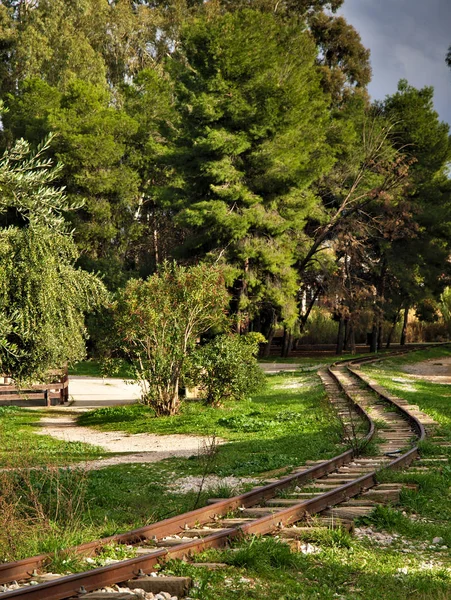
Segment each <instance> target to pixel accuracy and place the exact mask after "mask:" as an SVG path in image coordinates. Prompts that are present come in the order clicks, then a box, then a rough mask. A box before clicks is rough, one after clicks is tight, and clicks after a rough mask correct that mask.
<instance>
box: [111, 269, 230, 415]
mask: <svg viewBox="0 0 451 600" xmlns="http://www.w3.org/2000/svg"><path fill="white" fill-rule="evenodd" d="M228 300H229V296H228V294H227V291H226V289H225V285H224V281H223V276H222V272H221V270H220V269H219V268H217V267H210V266H207V265H203V264H200V265H196V266H193V267H189V268H187V267H182V266H179V265H177V264H175V263H174V264H172V265H170V264H165V265H163V266H162V267H161V269H160V270H159V271H158V273H155V274H154V275H152V276H151V277H149V278H148V279H147V280H146V281H143V280H131V281H129V282H128V283H127V285H126V287H125V288H124V289H123V290H122V291H121V292H120V293H119V295H118V300H117V302H116V304H115V306H114V308H113V316H114V323H115V330H116V336H117V337H116V339H112V340H111V342H112V346H113V347H114V348H115V350H121V351H122V352H123V355H124V356H126V357H127V359H128V360H129V361H130V363H131V364H132V367H133V371H134V377H135V379H136V380H137V381H138V383H139V384H140V385H141V389H142V391H143V394H142V400H143V402H144V403H145V404H148V405H150V406H151V407H152V408H153V409H154V410H155V412H156V414H157V415H174V414H176V413H177V412H178V410H179V404H180V402H179V395H178V389H179V385H180V383H181V380H182V377H183V374H184V372H185V363H186V362H187V360H188V357H189V355H190V354H191V353H192V352H193V351H194V348H195V345H196V339H197V338H198V337H199V336H201V335H203V334H205V332H207V331H209V330H210V329H217V328H221V327H222V326H224V325H225V323H226V314H225V312H226V308H227V305H228Z"/></svg>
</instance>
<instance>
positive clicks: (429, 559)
mask: <svg viewBox="0 0 451 600" xmlns="http://www.w3.org/2000/svg"><path fill="white" fill-rule="evenodd" d="M449 355H451V352H450V351H448V350H446V349H445V348H440V349H436V350H433V351H428V352H425V351H421V352H417V353H414V354H410V355H407V356H404V357H399V358H390V359H387V360H385V361H383V362H382V363H377V364H376V365H374V366H372V367H365V369H366V370H368V372H371V375H372V377H374V378H375V379H378V381H380V382H381V384H383V385H384V386H386V387H389V388H390V389H391V391H393V392H394V393H395V394H397V395H398V396H401V397H404V398H406V399H407V400H409V401H411V402H412V403H413V404H418V405H419V406H420V408H421V409H422V410H424V411H425V412H428V413H429V414H432V416H434V418H436V420H437V421H438V422H439V424H440V430H439V433H440V434H441V435H443V436H444V437H445V439H448V438H449V436H450V433H451V432H450V430H451V427H450V424H449V413H450V410H449V408H448V404H449V397H448V396H447V394H448V393H449V391H450V388H449V387H447V386H443V385H440V384H428V383H427V382H426V383H423V382H419V381H418V380H415V381H414V382H413V385H414V386H415V390H416V392H408V391H406V389H403V386H404V388H405V387H406V386H405V385H404V384H403V382H396V381H395V382H393V377H394V378H395V379H399V378H401V379H402V378H408V375H406V373H405V372H404V371H403V365H405V364H407V363H409V364H410V363H412V362H415V361H416V360H424V359H425V358H434V359H435V358H437V359H438V358H440V357H443V356H449ZM314 364H317V360H316V359H314V360H313V361H311V363H310V364H309V363H308V362H305V363H303V365H302V366H301V367H300V369H301V370H300V371H299V372H297V373H294V374H293V373H290V374H284V375H283V374H282V375H275V376H270V377H269V378H268V379H269V383H270V385H269V387H268V388H267V390H266V391H264V392H263V393H262V394H260V395H258V396H255V397H254V398H252V399H249V400H247V401H245V402H243V403H240V404H238V403H231V404H227V405H226V406H225V407H224V408H223V409H219V410H217V409H210V408H207V407H204V406H202V405H201V404H199V403H197V402H189V403H187V404H186V406H185V407H184V409H183V411H182V414H181V415H180V416H178V417H172V418H169V419H168V418H159V419H158V418H155V417H154V416H153V414H152V412H151V411H150V410H149V409H147V408H146V407H143V406H140V405H135V406H127V407H112V408H110V409H101V410H98V411H93V412H92V413H86V414H85V415H83V417H82V418H81V419H80V421H81V422H83V424H85V425H90V426H95V427H96V428H100V429H104V430H112V429H113V430H119V429H121V430H126V431H129V432H130V433H137V432H144V431H148V432H155V433H196V434H204V435H213V434H215V435H217V436H218V437H221V438H223V439H225V440H226V442H227V443H225V444H223V445H221V446H220V447H219V449H218V452H217V454H216V456H215V459H214V461H212V462H210V464H209V465H208V472H210V473H215V474H217V475H219V476H220V477H221V476H225V475H229V474H235V475H247V476H255V475H258V474H260V475H261V474H262V473H263V472H265V471H268V470H270V469H276V468H279V467H282V466H285V465H286V464H300V463H302V462H303V461H305V460H307V459H310V458H317V456H318V454H320V455H321V457H324V458H325V457H327V456H331V455H333V454H336V453H338V452H339V451H340V450H342V445H341V442H340V439H339V435H340V425H339V423H337V422H336V420H335V419H334V418H333V416H332V414H331V412H330V409H329V408H328V405H327V403H325V401H324V393H323V391H322V389H321V387H320V386H319V385H318V380H317V378H316V376H315V375H314V374H313V372H311V368H312V365H314ZM410 393H411V394H412V395H411V396H409V394H410ZM447 398H448V400H447ZM28 412H31V411H28ZM20 413H23V414H22V416H21V418H24V419H25V421H24V422H23V424H22V426H23V428H24V429H25V430H26V429H27V427H28V426H29V425H30V426H31V427H33V424H32V423H31V424H27V422H26V420H27V419H28V418H31V417H27V416H26V413H27V411H19V413H18V414H20ZM381 435H382V436H383V431H381ZM422 452H423V453H424V454H425V455H434V454H435V453H437V452H442V450H440V449H437V447H435V446H434V445H433V444H432V443H431V442H425V443H424V444H422ZM206 464H207V463H206V462H205V460H204V459H203V458H202V456H197V455H196V456H193V457H192V458H191V459H169V460H165V461H162V462H161V463H154V464H147V465H142V464H136V465H130V464H129V465H121V466H117V467H110V468H107V469H102V470H99V471H94V472H90V473H89V474H88V477H87V481H86V487H85V491H84V494H85V506H86V507H87V508H86V510H85V511H84V514H83V525H82V527H79V528H78V529H77V530H76V531H74V532H73V540H74V543H77V541H81V539H78V538H80V537H81V538H82V539H83V541H86V540H87V539H93V538H95V537H99V536H103V535H109V534H113V533H117V532H120V531H124V530H126V529H130V528H133V527H137V526H139V525H143V524H144V523H146V522H148V523H150V522H153V521H155V520H159V519H162V518H165V517H170V516H172V515H174V514H177V513H180V512H182V511H184V510H190V509H192V508H193V507H194V504H195V502H196V499H197V498H196V497H197V492H196V491H191V492H189V493H181V492H180V491H177V488H176V487H174V486H172V485H171V484H173V483H174V482H175V481H176V480H177V479H178V478H180V477H183V476H187V475H197V476H199V475H201V474H202V473H203V472H205V468H206ZM380 478H381V481H397V482H399V481H405V482H408V483H415V484H416V485H417V486H418V489H417V490H405V491H403V492H402V494H401V503H400V505H399V506H383V507H380V508H378V509H377V510H376V511H375V512H374V513H373V514H372V515H371V516H370V517H366V518H365V520H362V525H364V526H365V527H370V528H371V529H372V531H380V532H390V533H391V534H393V535H395V534H396V536H397V537H396V539H395V541H394V542H393V543H392V544H390V545H388V546H382V547H381V546H380V545H378V544H377V543H375V541H374V540H372V539H371V538H370V539H366V540H361V541H359V540H358V539H355V538H351V537H350V536H349V535H348V534H347V533H345V532H342V531H340V530H338V531H337V530H334V531H330V532H325V533H321V534H320V535H317V536H313V537H311V538H309V539H308V542H309V543H310V544H311V545H312V546H313V547H314V549H315V551H316V552H315V553H312V554H302V553H299V552H292V551H291V550H290V548H289V547H288V546H287V545H285V544H282V543H281V542H280V541H278V540H276V539H263V540H262V539H259V538H250V539H247V540H244V541H241V542H240V543H239V544H236V545H234V546H233V547H232V548H228V549H224V550H209V551H207V552H205V553H203V554H202V555H200V556H199V557H197V558H196V560H199V561H209V562H210V561H213V562H223V563H225V564H226V565H227V567H225V568H224V569H219V570H217V571H208V570H206V569H203V568H195V567H193V566H191V565H190V564H187V563H181V562H178V561H176V562H172V563H170V564H169V565H167V566H166V567H165V572H167V573H175V574H180V575H191V576H193V577H194V580H195V587H194V589H193V590H192V591H191V592H190V596H191V597H192V598H198V599H202V600H213V599H216V598H221V600H232V599H236V598H249V599H255V600H257V599H259V600H260V599H268V600H270V599H272V598H280V599H284V600H304V599H305V600H310V599H311V598H313V599H319V600H335V599H338V600H340V599H341V600H363V599H369V598H370V599H371V600H405V599H406V598H409V599H410V598H412V599H414V600H445V599H447V598H449V597H451V553H450V550H449V548H450V547H451V527H450V525H451V497H450V493H449V490H450V489H451V463H450V462H449V461H448V462H444V463H440V464H439V465H438V466H435V467H432V468H431V469H430V470H428V471H427V472H414V471H405V472H401V473H390V472H385V473H382V474H381V476H380ZM233 492H234V490H232V489H224V486H223V489H218V490H213V491H210V492H205V491H203V492H202V493H201V494H200V496H201V497H200V504H202V503H204V502H205V501H206V499H207V498H208V497H211V496H220V497H224V496H227V495H230V494H232V493H233ZM54 537H55V536H54ZM434 537H439V538H442V540H443V542H441V543H440V544H433V543H432V540H433V539H434ZM303 543H305V540H304V541H303ZM53 544H54V539H53V540H52V539H50V540H49V541H48V542H47V548H49V549H51V548H54V545H53ZM442 545H446V546H447V548H442V547H441V546H442ZM43 547H45V544H44V543H43V542H42V543H41V548H43ZM115 552H116V550H115V549H114V548H113V549H111V550H109V551H108V552H107V555H108V556H110V555H111V556H113V557H115ZM56 560H59V563H58V562H56V563H55V564H56V565H59V568H63V567H64V568H67V569H70V568H71V564H70V560H68V559H64V560H66V561H67V562H66V563H64V564H62V560H61V557H59V556H58V554H57V555H56ZM85 566H86V565H85ZM72 568H74V569H75V568H78V569H79V568H80V565H78V566H77V565H76V561H74V565H73V566H72Z"/></svg>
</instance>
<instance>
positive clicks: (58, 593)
mask: <svg viewBox="0 0 451 600" xmlns="http://www.w3.org/2000/svg"><path fill="white" fill-rule="evenodd" d="M368 360H375V359H374V358H373V359H368V358H365V359H360V360H354V361H346V362H341V363H336V364H335V365H332V366H331V367H330V368H329V369H328V370H321V371H320V372H319V375H320V377H321V379H322V381H323V383H324V385H325V387H326V390H327V393H328V396H329V399H330V400H331V402H332V404H333V405H334V407H335V409H336V411H337V413H338V414H339V416H340V417H341V420H342V423H343V427H344V433H345V436H346V438H347V439H348V441H349V443H350V446H351V447H350V449H349V450H347V451H346V452H343V453H342V454H340V455H338V456H336V457H334V458H332V459H330V460H324V461H317V462H314V463H308V464H306V465H305V466H304V467H299V468H297V469H295V471H294V472H293V473H292V474H291V475H289V476H287V477H284V478H282V479H280V480H273V481H269V482H267V483H266V485H264V486H261V487H258V488H255V489H254V490H251V491H249V492H247V493H244V494H241V495H239V496H235V497H233V498H227V499H212V501H211V503H210V504H209V505H208V506H205V507H203V508H199V509H197V510H194V511H191V512H189V513H185V514H182V515H179V516H176V517H173V518H170V519H166V520H164V521H161V522H158V523H154V524H152V525H148V526H145V527H142V528H140V529H136V530H134V531H131V532H128V533H125V534H121V535H116V536H111V537H109V538H104V539H102V540H98V541H95V542H90V543H87V544H83V545H80V546H77V547H76V548H72V549H70V550H69V551H68V553H70V554H71V555H73V554H79V555H83V556H92V555H95V554H96V553H97V552H99V550H100V549H101V548H102V547H103V546H105V545H107V544H110V543H114V544H133V545H135V546H136V553H137V556H136V557H135V558H131V559H128V560H124V561H121V562H117V563H114V564H111V565H108V566H104V567H101V568H97V569H93V570H91V571H86V572H83V573H77V574H73V575H68V576H64V577H60V578H58V579H54V580H51V581H47V582H45V583H40V584H37V585H30V584H29V581H30V580H31V579H32V578H33V576H34V575H35V574H36V573H37V572H39V571H41V572H42V571H45V568H46V565H47V564H49V562H50V556H49V555H41V556H35V557H30V558H27V559H24V560H21V561H18V562H15V563H5V564H0V584H5V583H10V582H12V581H19V582H20V584H19V585H21V586H22V587H20V588H19V589H15V590H12V591H11V590H10V591H6V592H3V593H0V600H7V599H9V598H15V599H18V598H23V599H27V600H44V599H45V600H64V599H66V598H72V597H77V596H80V597H82V596H83V595H84V594H86V592H89V591H91V590H97V589H100V588H102V587H106V586H111V585H113V584H116V583H121V582H125V581H128V580H130V579H134V578H136V577H138V576H142V575H144V574H149V573H151V572H153V571H155V570H156V566H157V565H159V564H161V563H162V562H165V561H166V560H168V559H177V558H178V559H186V558H188V557H189V556H190V555H192V554H195V553H197V552H200V551H202V550H204V549H207V548H217V547H221V546H224V545H226V544H227V543H229V542H230V541H231V540H233V539H236V538H240V537H242V536H246V535H251V534H259V535H264V534H274V533H277V535H280V536H281V537H286V538H291V539H297V538H301V537H302V535H303V533H305V528H306V527H309V526H311V524H312V515H316V514H320V517H319V520H316V521H315V525H318V524H320V525H321V524H322V525H328V524H329V523H331V522H333V523H334V524H335V525H340V524H343V525H346V523H347V522H349V521H347V519H349V518H353V517H355V516H357V515H358V514H366V513H368V512H369V511H371V510H372V509H373V508H374V505H375V504H376V503H377V502H378V501H381V499H386V498H387V495H388V497H390V493H391V492H392V493H394V494H395V495H396V493H399V491H398V492H397V489H396V485H393V484H386V485H385V486H384V485H378V472H379V471H380V470H381V469H399V468H403V467H407V466H409V465H410V464H411V463H412V462H413V461H415V460H416V459H417V458H418V448H417V443H418V442H419V441H421V440H423V439H424V438H425V436H426V431H425V426H424V423H425V422H426V423H428V422H430V420H429V421H428V419H427V417H426V415H423V414H421V413H420V412H419V411H418V409H417V407H410V406H409V405H407V403H406V402H404V401H402V400H401V399H399V398H393V397H391V396H389V395H388V394H387V393H386V392H385V391H384V390H383V389H382V388H380V387H379V386H377V385H376V384H375V383H374V382H372V381H371V380H370V379H369V378H368V377H364V376H363V375H362V374H361V373H360V372H359V365H360V364H361V363H364V362H368ZM370 448H371V452H370V454H369V455H368V450H369V449H370ZM365 449H366V455H365V456H362V452H365ZM357 496H359V498H357V499H356V497H357ZM34 583H36V582H34Z"/></svg>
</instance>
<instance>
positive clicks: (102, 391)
mask: <svg viewBox="0 0 451 600" xmlns="http://www.w3.org/2000/svg"><path fill="white" fill-rule="evenodd" d="M140 396H141V388H140V387H139V385H138V384H136V383H127V382H126V381H124V380H123V379H116V378H113V377H105V378H102V377H82V376H71V377H70V378H69V398H70V401H71V406H73V407H78V408H99V407H102V406H115V405H121V404H133V403H135V402H137V401H138V400H139V398H140Z"/></svg>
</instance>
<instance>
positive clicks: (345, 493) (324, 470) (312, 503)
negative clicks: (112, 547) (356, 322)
mask: <svg viewBox="0 0 451 600" xmlns="http://www.w3.org/2000/svg"><path fill="white" fill-rule="evenodd" d="M393 354H394V353H393ZM396 354H399V352H398V353H396ZM373 360H378V359H373ZM361 362H368V359H354V360H351V361H349V360H348V361H340V364H341V365H343V366H344V365H345V363H346V364H347V365H354V364H355V365H358V364H359V363H361ZM333 366H338V363H336V364H335V365H333ZM333 366H332V367H333ZM348 368H349V367H348ZM349 370H350V372H351V373H353V374H354V375H355V376H356V377H358V378H359V379H360V380H362V381H363V382H364V383H365V384H366V385H367V386H368V387H370V388H371V389H372V390H373V391H375V392H376V393H377V394H378V395H379V396H381V397H382V398H384V400H386V401H388V402H390V403H392V404H393V405H395V406H396V407H397V409H399V410H400V411H401V412H402V413H403V415H405V416H406V417H407V419H408V420H410V421H411V422H413V423H414V426H415V428H416V429H417V431H418V437H419V438H420V439H423V438H424V434H425V432H424V427H423V425H422V424H421V422H420V421H419V420H418V419H417V418H416V417H415V416H414V415H412V414H410V413H409V411H408V410H407V409H406V408H404V407H403V406H401V405H399V404H398V403H397V402H396V401H395V400H394V399H392V398H390V397H389V396H387V395H385V394H383V393H381V390H379V389H375V388H376V387H377V386H372V385H371V384H370V383H368V382H366V381H365V379H364V378H363V377H361V376H360V375H359V374H358V373H356V372H355V371H354V370H353V369H352V367H351V368H350V369H349ZM329 372H330V373H331V375H332V376H333V377H334V380H335V381H337V382H338V384H339V385H340V386H341V388H342V389H343V390H344V391H345V393H347V392H346V390H345V389H344V387H343V386H342V385H341V383H340V382H339V381H338V379H337V377H336V376H335V374H334V373H333V371H332V370H331V368H330V369H329ZM347 395H348V398H350V399H351V401H352V402H353V404H354V405H355V406H357V407H358V409H357V410H358V411H359V412H360V413H361V414H362V416H364V417H365V418H366V419H367V420H368V423H369V424H370V427H369V431H368V433H367V434H366V436H365V438H364V440H365V441H369V440H370V439H371V438H372V437H373V435H374V432H375V428H374V423H373V421H372V419H371V418H370V417H369V415H368V413H367V412H366V411H365V410H364V409H363V408H362V407H360V406H359V405H358V404H357V403H355V402H354V401H353V400H352V398H351V397H350V396H349V394H347ZM354 457H355V451H354V450H353V449H350V450H347V451H346V452H343V453H342V454H340V455H338V456H336V457H334V458H332V459H330V460H327V461H324V462H323V463H321V464H319V465H316V466H314V467H311V468H310V469H306V470H305V471H301V472H299V473H295V474H293V475H290V476H288V477H285V478H283V479H281V480H279V481H277V482H273V483H270V484H268V485H266V486H263V487H261V488H258V489H257V490H254V491H251V492H247V493H245V494H241V495H239V496H235V497H234V498H230V499H227V500H221V501H218V502H217V503H215V504H213V505H210V506H207V507H203V508H200V509H197V510H195V511H191V512H189V513H185V514H182V515H178V516H176V517H172V518H170V519H166V520H164V521H161V522H159V523H155V524H153V525H149V526H146V527H143V528H139V529H136V530H134V531H131V532H128V533H126V534H121V535H118V536H110V537H108V538H104V539H102V540H97V541H94V542H90V543H88V544H83V545H81V546H77V547H75V548H73V549H70V551H77V552H79V553H83V554H87V553H88V552H95V551H96V550H98V549H99V547H100V546H102V545H104V544H105V543H109V542H115V543H131V541H134V542H139V541H143V540H145V539H150V538H161V537H165V536H168V535H174V534H179V533H180V532H181V531H183V529H185V528H187V527H188V528H189V527H192V526H194V525H197V526H198V525H202V524H205V523H208V522H211V521H212V520H214V519H217V518H218V517H220V516H223V515H225V514H227V513H228V512H230V511H231V510H236V509H238V508H240V507H249V506H252V505H255V504H258V503H260V502H262V501H264V500H267V499H269V498H273V497H274V495H275V493H276V492H277V490H280V489H285V488H287V487H290V486H292V485H293V484H294V483H298V484H299V483H301V484H302V483H306V482H310V481H312V480H313V479H317V478H318V477H322V476H324V475H327V474H330V473H332V472H334V471H335V470H337V469H338V468H339V467H340V466H343V465H346V464H347V463H349V462H351V461H352V460H353V458H354ZM417 457H418V448H417V447H414V448H412V449H410V450H409V451H408V452H406V453H404V454H403V455H402V456H400V457H398V458H396V459H395V460H393V461H391V462H390V463H388V464H387V465H384V469H396V468H401V467H404V466H408V465H409V464H411V462H412V461H413V460H415V459H416V458H417ZM376 484H377V472H376V471H372V472H370V473H367V474H365V475H363V476H360V477H358V478H356V479H355V480H353V481H351V482H348V483H345V484H344V485H341V486H339V487H337V488H335V489H333V490H331V491H328V492H326V493H323V494H319V495H317V496H315V497H314V498H312V499H309V500H303V501H301V502H299V503H298V504H296V505H294V506H290V507H288V508H283V509H281V510H277V512H274V513H272V514H270V515H267V516H263V517H260V518H257V519H255V520H253V521H252V522H250V523H247V524H244V525H240V526H236V527H233V528H228V529H222V530H221V531H220V532H218V533H214V534H212V535H209V536H208V537H204V538H202V539H195V540H193V541H190V542H185V543H181V544H179V545H177V546H176V547H174V548H172V549H169V550H168V549H160V550H154V551H152V550H150V551H149V554H147V555H144V556H140V557H137V558H133V559H128V560H125V561H121V562H119V563H115V564H113V565H109V566H106V567H101V568H98V569H94V570H91V571H87V572H84V573H77V574H74V575H68V576H65V577H62V578H59V579H57V580H54V581H50V582H46V583H42V584H38V585H35V586H29V587H23V588H20V589H18V590H13V591H9V592H4V593H2V594H0V599H1V600H3V599H5V600H7V599H9V598H16V599H17V598H24V599H25V598H26V599H27V600H44V599H48V600H62V599H64V598H67V597H69V596H71V595H73V594H74V593H78V592H79V591H80V590H82V591H90V590H93V589H97V588H100V587H104V586H107V585H112V584H114V583H118V582H121V581H125V580H127V579H130V578H133V577H136V576H137V575H139V574H142V573H143V572H149V571H152V570H155V565H156V564H157V563H159V562H162V561H165V560H167V559H169V558H183V557H186V556H188V555H190V554H192V553H194V552H199V551H201V550H202V549H205V548H213V547H220V546H224V545H225V544H226V543H227V542H228V540H230V539H233V538H236V537H240V536H244V535H249V534H265V533H272V532H274V530H277V528H279V527H280V526H284V525H289V524H292V523H294V522H296V521H298V520H299V519H301V518H302V517H304V516H306V515H307V514H315V513H317V512H321V511H322V510H324V509H326V508H329V507H331V506H334V505H336V504H339V503H340V502H343V501H346V500H348V499H349V498H351V497H354V496H356V495H358V494H360V493H362V492H363V491H365V490H367V489H369V488H371V487H373V486H375V485H376ZM68 552H69V550H68ZM48 558H49V555H41V556H38V557H32V558H29V559H24V560H22V561H18V562H17V563H8V564H5V565H0V581H3V582H4V581H12V580H13V579H20V578H22V577H21V576H23V578H25V577H27V576H30V574H31V571H32V570H34V568H40V567H42V566H43V565H44V564H45V562H46V561H47V560H48ZM12 573H14V574H15V576H13V577H11V574H12ZM24 573H25V575H24ZM7 578H8V579H7Z"/></svg>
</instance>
